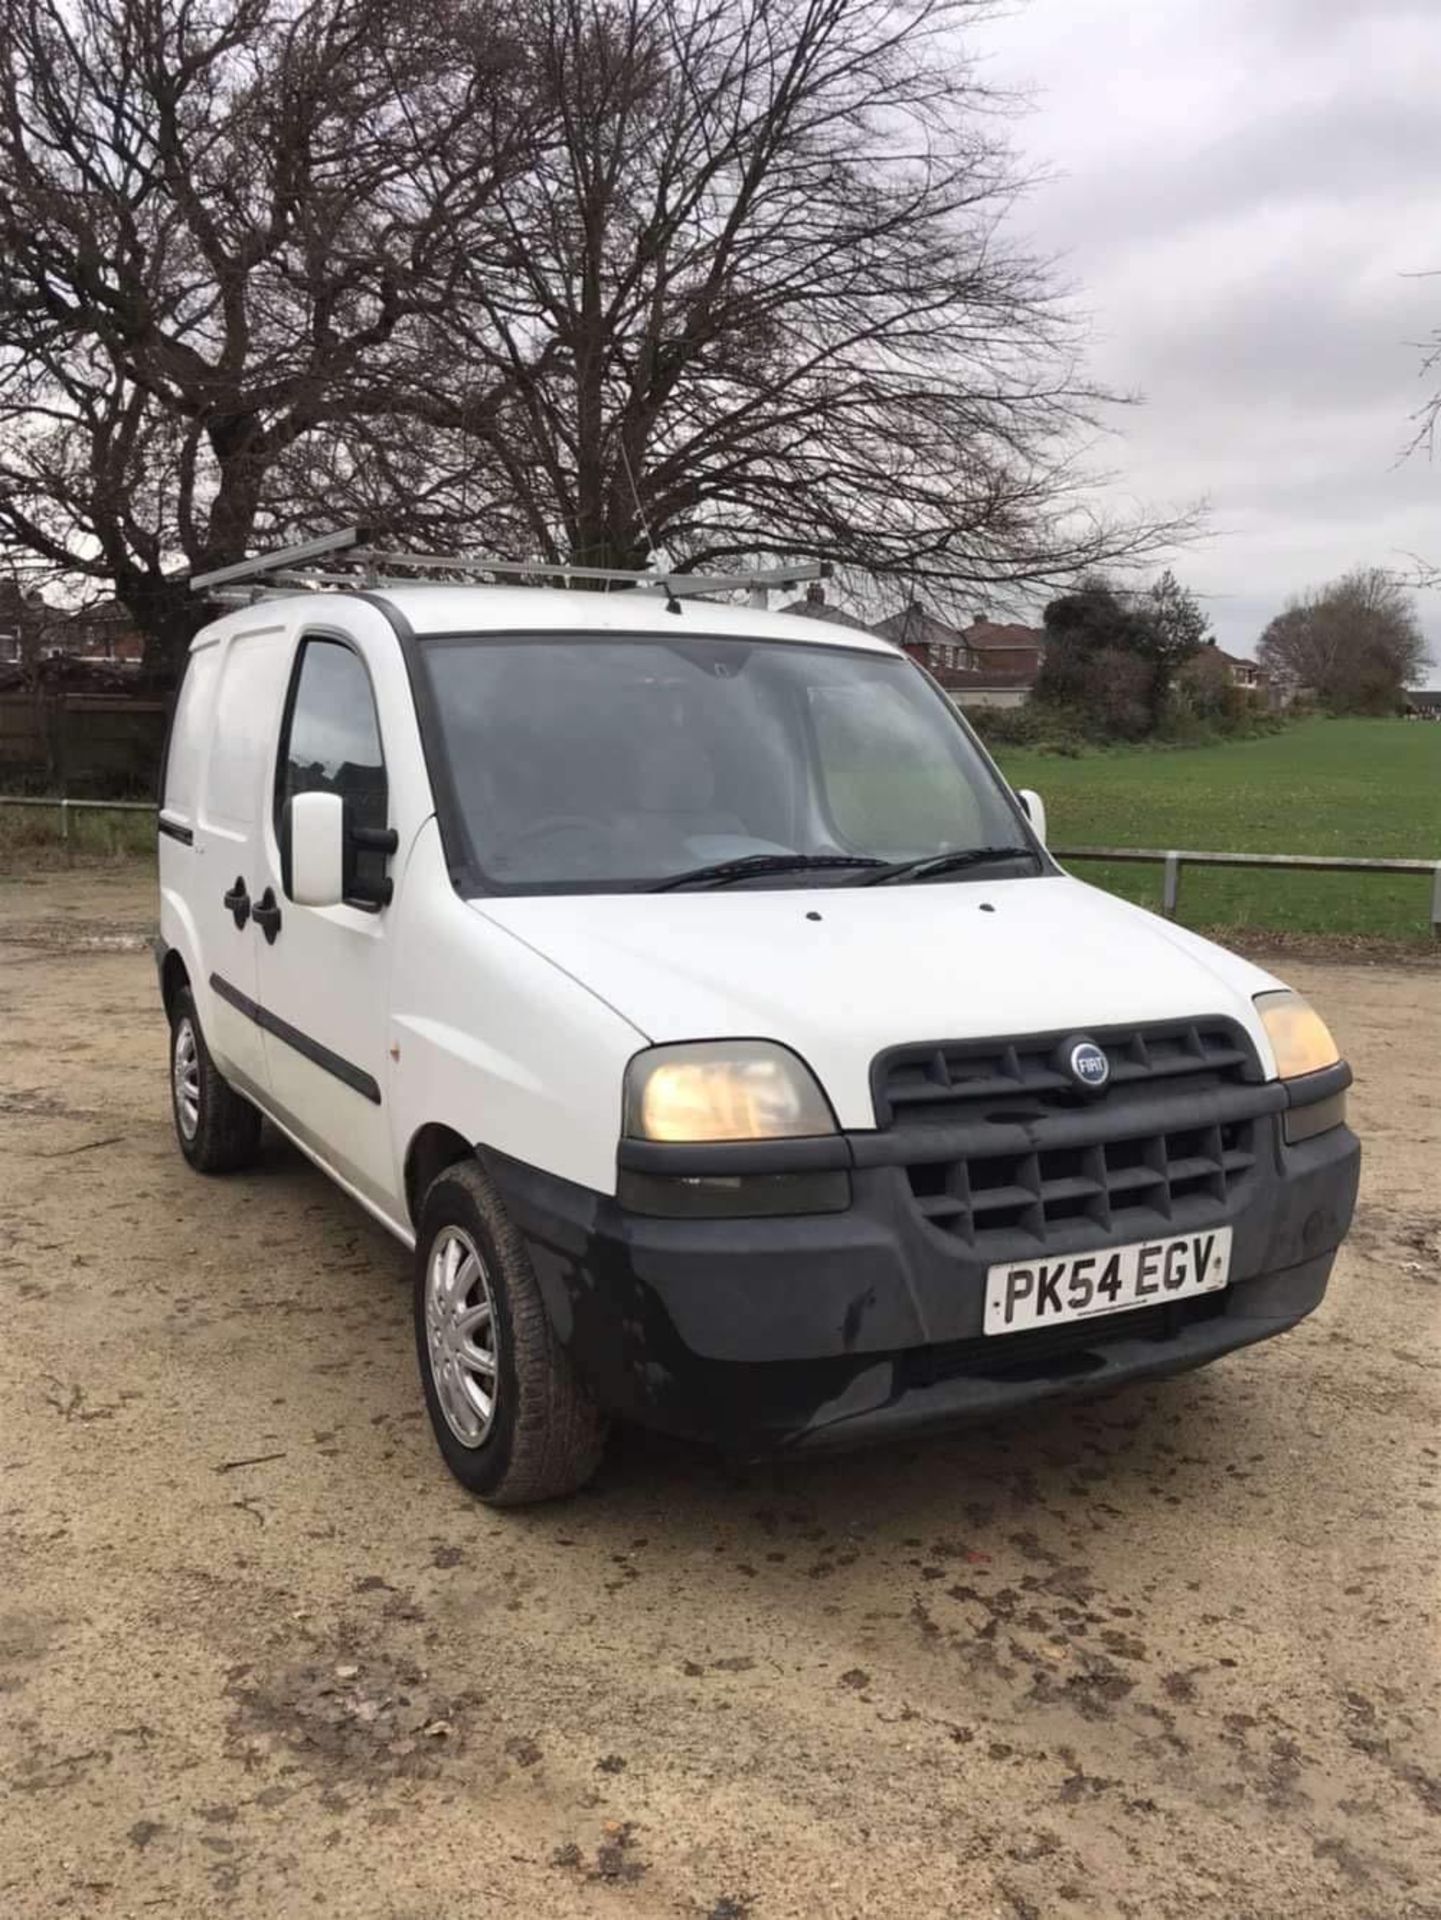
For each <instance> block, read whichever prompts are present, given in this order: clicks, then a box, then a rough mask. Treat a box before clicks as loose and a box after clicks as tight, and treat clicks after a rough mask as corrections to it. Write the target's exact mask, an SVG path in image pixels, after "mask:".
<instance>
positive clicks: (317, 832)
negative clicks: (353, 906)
mask: <svg viewBox="0 0 1441 1920" xmlns="http://www.w3.org/2000/svg"><path fill="white" fill-rule="evenodd" d="M289 815H290V897H291V899H292V900H294V901H296V902H297V903H298V904H299V905H300V906H302V907H335V906H339V904H340V902H341V901H342V900H343V899H344V898H345V802H344V801H343V800H342V799H341V797H340V795H339V794H338V793H297V794H296V796H295V798H294V799H293V800H292V801H291V802H290V808H289Z"/></svg>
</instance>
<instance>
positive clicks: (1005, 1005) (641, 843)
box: [158, 535, 1359, 1503]
mask: <svg viewBox="0 0 1441 1920" xmlns="http://www.w3.org/2000/svg"><path fill="white" fill-rule="evenodd" d="M356 540H357V536H355V535H348V536H337V537H334V538H332V539H331V540H330V541H328V542H323V543H316V548H312V549H303V550H299V554H300V559H301V560H303V559H304V558H305V556H306V555H307V554H309V553H311V552H312V551H315V550H316V549H320V550H323V549H325V548H329V549H331V550H335V551H342V552H343V551H344V548H345V546H346V545H347V544H348V545H349V546H350V547H351V549H352V550H353V554H352V557H355V556H356V555H358V554H359V553H360V549H359V548H357V546H356ZM364 563H365V564H366V565H367V566H368V567H369V569H370V574H371V577H372V578H373V577H374V575H375V572H376V569H377V567H378V565H379V560H378V558H377V557H374V556H366V557H365V562H364ZM398 564H399V562H398V561H397V562H394V563H393V564H392V571H393V570H394V565H398ZM447 564H450V563H447ZM299 566H300V561H299V560H297V559H296V557H295V555H294V554H292V555H291V556H290V557H289V559H288V560H287V556H278V557H277V558H276V559H274V560H271V561H269V562H250V563H246V564H245V565H244V566H242V567H240V568H233V569H227V570H226V572H225V575H223V576H215V577H212V579H211V581H210V582H208V583H205V584H207V585H208V586H209V587H210V588H211V589H212V590H213V589H214V588H215V587H216V585H217V583H218V584H219V585H221V586H225V585H226V584H227V583H228V582H230V581H231V580H232V579H233V578H234V577H235V576H239V577H240V586H241V589H242V590H243V591H245V592H247V593H248V592H249V591H250V588H251V586H252V585H253V584H254V583H255V582H256V581H259V582H260V583H261V584H262V586H263V585H265V583H266V582H267V581H269V582H272V583H273V582H274V580H275V579H276V578H277V576H278V577H279V579H280V580H282V581H284V580H286V579H287V578H288V579H297V578H305V577H307V576H305V575H304V574H303V572H301V571H298V569H299ZM319 577H320V578H321V579H322V580H325V579H327V578H329V580H330V584H331V586H332V589H333V590H331V591H325V592H315V591H295V592H288V593H285V594H283V595H282V596H281V597H269V598H260V599H258V600H255V601H254V602H253V603H252V604H248V605H244V606H241V607H239V608H237V609H236V610H235V611H233V612H231V613H229V614H227V615H226V616H225V617H224V618H222V619H220V620H218V621H216V622H215V623H214V624H213V625H211V626H208V627H206V628H205V629H204V631H203V632H201V633H200V634H199V636H198V637H197V639H196V640H195V642H194V645H193V647H192V650H191V654H190V660H189V665H188V669H187V672H186V674H185V678H184V682H183V684H182V687H181V690H180V695H179V699H178V703H177V707H176V712H175V717H174V722H173V726H172V731H171V739H170V743H169V749H168V754H167V759H166V765H165V769H164V775H163V789H162V810H161V814H160V891H161V912H160V933H161V938H160V941H159V943H158V958H159V965H160V980H161V988H162V992H163V995H164V1001H165V1007H166V1011H167V1013H168V1015H169V1020H170V1030H171V1083H172V1089H173V1100H174V1114H175V1126H176V1132H177V1135H178V1137H179V1143H180V1147H181V1151H182V1152H183V1153H184V1155H185V1157H186V1159H187V1160H188V1161H189V1162H190V1164H191V1165H192V1166H193V1167H195V1168H197V1169H199V1170H200V1171H202V1172H206V1173H216V1172H221V1171H228V1170H231V1169H235V1168H239V1167H243V1166H244V1165H246V1163H247V1162H248V1161H250V1160H251V1159H252V1158H253V1156H254V1155H255V1153H256V1150H257V1145H258V1141H259V1137H260V1131H261V1118H262V1116H264V1117H265V1118H266V1119H268V1120H269V1121H270V1122H271V1123H272V1124H273V1125H274V1126H275V1127H276V1128H278V1129H279V1131H280V1132H282V1133H283V1134H285V1135H286V1136H287V1137H288V1138H289V1139H290V1140H292V1141H293V1142H294V1143H295V1144H296V1145H297V1146H298V1147H300V1148H301V1150H302V1151H303V1152H305V1153H307V1154H308V1155H309V1156H310V1157H311V1158H312V1159H313V1160H314V1161H315V1162H316V1163H317V1165H319V1166H320V1167H321V1168H322V1169H323V1170H324V1171H325V1172H326V1173H328V1174H329V1175H330V1176H331V1178H332V1179H333V1180H335V1181H336V1182H337V1184H339V1185H340V1186H341V1187H343V1188H344V1189H345V1191H346V1192H347V1193H349V1194H350V1195H352V1196H353V1197H354V1198H355V1199H356V1200H357V1201H359V1202H360V1204H361V1205H362V1206H364V1207H366V1208H368V1209H369V1211H370V1212H371V1213H372V1214H374V1215H375V1216H376V1218H377V1219H379V1220H380V1221H381V1222H383V1224H384V1225H385V1226H386V1227H388V1228H389V1229H390V1231H391V1232H392V1233H393V1234H394V1235H395V1236H396V1238H397V1239H399V1240H401V1241H403V1242H404V1243H405V1245H406V1246H408V1247H413V1248H414V1249H415V1256H416V1257H415V1331H416V1347H417V1351H418V1354H419V1361H420V1373H421V1380H422V1384H423V1386H424V1391H425V1398H426V1403H427V1405H428V1407H429V1409H430V1415H431V1419H432V1421H433V1423H434V1427H435V1433H436V1436H437V1439H438V1441H439V1444H440V1448H441V1451H442V1453H443V1454H444V1456H445V1459H446V1461H447V1463H448V1464H449V1466H450V1467H451V1469H452V1471H453V1472H454V1473H455V1474H456V1475H457V1477H458V1478H459V1479H460V1480H461V1481H462V1482H463V1483H464V1484H465V1486H467V1487H468V1488H470V1489H471V1490H472V1491H474V1492H475V1493H477V1494H479V1495H481V1496H482V1497H484V1498H486V1499H488V1500H491V1501H496V1502H508V1503H518V1502H523V1501H529V1500H537V1499H543V1498H545V1497H547V1496H551V1495H556V1494H563V1493H566V1492H568V1491H570V1490H572V1489H574V1488H575V1487H577V1486H579V1485H580V1484H581V1483H582V1482H583V1481H584V1480H585V1479H586V1478H587V1476H588V1475H589V1474H590V1473H591V1472H592V1471H593V1470H594V1468H595V1466H596V1463H597V1461H598V1459H599V1456H600V1451H601V1446H602V1441H603V1436H604V1432H605V1427H606V1423H607V1421H608V1419H610V1418H612V1417H620V1418H624V1419H629V1420H636V1421H641V1422H644V1423H647V1424H649V1425H652V1426H655V1427H659V1428H663V1429H667V1430H669V1431H672V1432H676V1433H681V1434H687V1435H693V1436H703V1437H704V1438H706V1439H708V1440H710V1441H713V1442H716V1443H719V1444H720V1445H722V1446H723V1447H725V1448H728V1449H734V1450H739V1451H742V1452H744V1453H747V1454H755V1453H760V1452H765V1451H769V1450H776V1449H787V1448H794V1447H801V1446H807V1447H809V1446H817V1445H825V1444H832V1443H847V1442H851V1441H853V1440H859V1439H862V1438H867V1439H869V1438H875V1437H882V1436H887V1435H892V1434H909V1433H913V1432H917V1431H921V1430H924V1429H928V1428H931V1427H941V1426H945V1425H948V1424H951V1423H954V1422H956V1421H958V1420H968V1419H974V1418H976V1417H978V1416H992V1415H995V1414H999V1413H1002V1412H1005V1411H1006V1410H1008V1409H1010V1408H1014V1407H1020V1406H1025V1405H1029V1404H1032V1403H1035V1402H1039V1401H1043V1400H1050V1399H1054V1398H1056V1397H1057V1396H1060V1395H1064V1394H1070V1393H1075V1392H1078V1391H1085V1392H1087V1393H1092V1392H1095V1391H1097V1390H1101V1389H1107V1388H1110V1387H1113V1386H1116V1385H1118V1384H1119V1383H1121V1382H1124V1381H1130V1380H1136V1379H1149V1378H1155V1377H1157V1376H1160V1375H1164V1374H1169V1373H1174V1372H1176V1371H1178V1370H1180V1369H1183V1368H1187V1367H1194V1366H1198V1365H1201V1364H1202V1363H1204V1362H1206V1361H1208V1360H1211V1359H1214V1358H1215V1357H1216V1356H1217V1355H1218V1354H1222V1353H1225V1352H1227V1351H1229V1350H1230V1349H1231V1348H1234V1347H1241V1346H1244V1345H1246V1344H1248V1343H1249V1342H1252V1341H1257V1340H1261V1339H1264V1338H1265V1337H1266V1336H1267V1335H1270V1334H1273V1333H1279V1332H1281V1331H1282V1330H1283V1329H1285V1328H1287V1327H1290V1326H1292V1325H1294V1324H1295V1322H1296V1321H1298V1320H1299V1319H1301V1318H1302V1316H1303V1315H1305V1314H1307V1313H1309V1312H1310V1311H1311V1310H1312V1309H1313V1308H1314V1307H1315V1306H1316V1305H1317V1304H1318V1302H1319V1301H1320V1299H1321V1297H1322V1295H1323V1293H1324V1291H1325V1288H1326V1283H1327V1279H1328V1276H1329V1273H1330V1269H1331V1263H1332V1259H1333V1256H1334V1253H1335V1250H1336V1247H1337V1245H1338V1244H1339V1242H1340V1241H1341V1239H1342V1237H1343V1236H1344V1234H1345V1232H1346V1230H1347V1227H1348V1224H1349V1222H1350V1217H1351V1211H1352V1206H1353V1202H1354V1198H1355V1192H1356V1180H1357V1170H1358V1162H1359V1148H1358V1145H1357V1142H1356V1139H1355V1137H1354V1136H1353V1135H1352V1133H1351V1132H1350V1131H1349V1130H1348V1128H1347V1126H1346V1125H1345V1089H1346V1087H1347V1086H1348V1085H1349V1083H1350V1079H1351V1075H1350V1070H1349V1069H1348V1067H1347V1066H1346V1065H1345V1064H1344V1063H1343V1062H1342V1061H1341V1060H1340V1059H1339V1058H1338V1055H1337V1050H1336V1047H1335V1045H1334V1044H1333V1042H1332V1040H1331V1037H1330V1035H1329V1033H1328V1032H1327V1030H1326V1028H1325V1026H1324V1025H1323V1023H1322V1021H1321V1020H1320V1018H1319V1017H1318V1016H1317V1015H1316V1014H1315V1013H1314V1012H1313V1011H1312V1010H1311V1009H1310V1008H1309V1007H1308V1006H1307V1005H1306V1003H1305V1002H1304V1001H1303V1000H1301V999H1300V998H1299V997H1298V996H1297V995H1295V994H1293V993H1290V992H1288V991H1287V990H1286V989H1285V988H1284V987H1283V986H1282V984H1281V983H1280V982H1279V981H1277V980H1275V979H1273V978H1272V977H1271V976H1270V975H1269V974H1267V973H1264V972H1262V971H1261V970H1260V969H1259V968H1257V967H1255V966H1252V965H1251V964H1250V963H1249V962H1247V961H1245V960H1242V959H1239V958H1237V957H1236V956H1235V955H1233V954H1230V953H1227V952H1225V951H1224V950H1223V949H1221V948H1219V947H1216V946H1213V945H1211V944H1209V943H1208V942H1207V941H1204V940H1201V939H1198V938H1197V937H1196V936H1194V935H1192V934H1189V933H1186V932H1184V931H1182V930H1181V929H1180V928H1178V927H1175V926H1173V925H1170V924H1168V923H1166V922H1165V921H1163V920H1160V919H1157V918H1155V917H1154V916H1153V915H1151V914H1149V913H1146V912H1143V911H1142V910H1141V909H1139V908H1137V907H1133V906H1129V905H1127V904H1126V903H1124V902H1123V901H1120V900H1117V899H1114V898H1112V897H1111V896H1110V895H1108V894H1105V893H1101V892H1098V891H1096V890H1095V889H1094V888H1092V887H1088V886H1084V885H1082V884H1081V883H1080V882H1079V881H1077V880H1074V879H1072V878H1071V877H1070V876H1069V875H1068V874H1066V873H1065V872H1063V871H1062V869H1061V868H1060V867H1059V866H1058V865H1057V863H1056V861H1055V860H1054V859H1053V858H1052V857H1051V856H1050V855H1049V854H1048V853H1047V851H1046V849H1045V845H1044V826H1043V821H1042V818H1041V815H1040V809H1039V803H1038V802H1036V801H1035V799H1034V796H1029V797H1028V805H1023V804H1022V802H1021V800H1020V799H1018V797H1017V796H1016V795H1015V794H1013V793H1012V792H1011V791H1010V789H1009V788H1008V787H1007V786H1006V784H1005V782H1004V780H1003V779H1002V778H1001V776H1000V774H999V773H998V772H997V770H996V768H995V767H994V765H993V764H992V763H991V761H990V760H989V758H988V757H987V755H986V753H985V752H984V750H983V749H982V747H981V746H980V745H979V743H978V742H977V740H976V739H975V737H974V736H973V735H972V733H971V732H970V730H969V729H968V728H967V726H966V724H965V722H964V721H963V720H962V719H961V718H960V717H959V716H958V714H957V713H956V711H955V710H954V708H953V707H952V705H951V704H950V702H949V701H948V700H947V699H946V698H945V696H944V695H943V694H942V693H941V691H940V690H939V689H938V688H937V687H936V685H935V684H934V683H933V682H932V681H931V680H930V679H929V678H928V677H927V675H926V674H925V673H923V672H922V671H921V669H920V668H919V667H917V666H916V665H915V664H914V663H913V662H912V661H911V660H909V659H908V658H907V657H906V656H905V655H904V654H902V653H900V652H898V651H897V650H896V649H895V648H894V647H892V646H891V645H890V644H888V643H887V642H885V641H882V640H880V639H877V638H876V637H874V636H873V635H871V634H868V633H865V632H861V631H851V630H848V629H845V628H841V627H837V626H834V625H829V624H822V623H820V622H817V621H810V620H804V619H796V618H789V617H786V616H782V615H775V614H770V613H766V612H763V611H759V610H755V609H752V608H744V607H738V606H734V605H721V604H715V603H713V602H709V601H706V600H702V599H694V598H681V597H677V592H678V590H679V583H672V588H673V589H675V590H672V589H667V590H664V591H661V592H658V593H653V592H649V591H646V590H644V588H643V587H642V588H641V589H639V590H632V591H625V592H608V593H599V592H590V591H587V592H577V591H563V590H555V589H548V588H543V587H486V586H464V585H462V586H456V585H438V584H437V585H425V584H407V585H395V584H390V585H382V586H366V585H365V584H364V580H363V579H362V580H359V581H357V582H355V583H353V584H351V585H350V586H348V587H347V585H346V584H345V576H343V575H342V576H340V578H339V580H338V581H337V580H336V579H335V577H334V576H333V575H331V576H326V575H323V574H322V575H320V576H319ZM201 584H202V583H200V582H197V585H201ZM707 584H714V583H707ZM230 590H232V591H234V590H235V589H234V587H233V586H232V587H231V589H230ZM357 1311H364V1303H363V1302H359V1301H358V1302H357Z"/></svg>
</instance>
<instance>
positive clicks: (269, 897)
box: [250, 887, 280, 947]
mask: <svg viewBox="0 0 1441 1920" xmlns="http://www.w3.org/2000/svg"><path fill="white" fill-rule="evenodd" d="M250 914H251V918H252V919H253V920H254V922H255V924H256V926H257V927H259V929H260V931H261V932H262V933H263V934H264V935H265V944H266V945H267V946H268V947H273V946H274V945H275V936H276V934H278V933H279V931H280V906H279V903H278V902H277V900H276V898H275V889H274V887H267V888H266V889H265V891H264V893H262V894H261V896H260V898H259V899H258V900H257V901H256V903H255V905H254V906H253V907H252V908H251V909H250Z"/></svg>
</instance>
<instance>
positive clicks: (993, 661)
mask: <svg viewBox="0 0 1441 1920" xmlns="http://www.w3.org/2000/svg"><path fill="white" fill-rule="evenodd" d="M871 632H872V633H878V634H880V635H881V637H882V639H885V640H890V641H892V642H893V643H894V644H895V645H896V646H898V647H900V648H901V649H902V650H903V651H904V652H906V653H908V654H909V655H910V656H911V658H912V659H913V660H916V661H918V662H919V663H920V665H921V666H923V667H924V668H925V669H926V671H927V672H928V673H930V674H933V675H934V676H935V678H936V679H937V680H939V681H940V683H941V685H942V686H943V687H944V688H945V689H946V691H947V693H949V694H950V695H951V696H952V698H953V699H955V700H956V701H957V702H958V704H959V705H961V706H963V707H1021V706H1024V705H1025V703H1026V701H1027V700H1028V699H1029V698H1030V696H1031V692H1032V689H1033V688H1034V687H1035V684H1036V676H1037V674H1038V673H1039V672H1040V669H1041V654H1042V650H1043V648H1044V646H1045V635H1044V634H1043V633H1041V632H1040V631H1039V629H1037V628H1035V627H1026V626H1021V625H1019V624H1012V623H1003V622H998V621H995V620H988V619H987V618H986V617H985V615H984V614H977V615H976V616H975V617H974V619H972V621H971V622H970V624H969V626H965V627H953V626H950V625H949V624H948V623H947V622H946V621H944V620H941V619H939V618H937V616H936V615H935V614H933V613H928V612H927V611H926V609H925V608H924V607H923V606H921V604H920V603H919V601H916V600H912V601H911V602H910V604H909V605H908V606H905V607H903V608H902V609H901V611H900V612H899V613H893V614H892V615H891V616H890V618H889V619H887V620H882V621H880V622H878V624H877V625H876V626H874V627H872V628H871Z"/></svg>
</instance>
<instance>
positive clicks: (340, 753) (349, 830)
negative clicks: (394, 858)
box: [275, 639, 390, 900]
mask: <svg viewBox="0 0 1441 1920" xmlns="http://www.w3.org/2000/svg"><path fill="white" fill-rule="evenodd" d="M298 793H338V794H339V795H340V797H341V799H342V800H343V801H344V803H345V830H346V836H347V841H349V837H350V835H351V834H353V833H354V831H355V829H356V828H357V827H361V828H365V827H376V828H383V827H384V826H385V825H386V819H387V815H388V813H389V807H390V798H389V792H388V790H387V785H386V778H385V757H384V755H383V754H382V753H381V750H380V726H379V722H378V721H377V718H376V713H375V695H374V694H373V692H372V691H371V686H370V675H369V674H368V673H367V672H366V670H365V665H364V662H363V661H362V660H361V658H360V656H359V654H358V653H356V652H355V651H354V650H353V649H352V648H350V647H347V646H345V645H344V644H343V642H341V641H339V640H324V639H311V640H306V641H305V642H304V643H303V645H302V646H301V649H300V655H299V658H298V659H297V661H296V665H295V676H294V679H293V680H292V682H291V694H290V703H289V707H288V711H287V715H286V721H285V733H284V737H283V738H282V740H281V743H280V761H279V765H278V767H277V769H276V783H275V833H276V838H277V839H278V841H279V842H280V857H281V874H282V878H283V880H284V883H285V891H286V892H287V893H289V892H290V834H289V825H288V814H287V811H286V809H287V806H288V803H289V802H290V801H291V800H293V799H294V798H295V796H296V794H298ZM385 861H386V856H385V854H384V853H382V852H380V851H378V850H374V849H369V848H357V849H355V850H354V851H353V852H352V853H349V854H348V855H347V860H346V892H347V894H353V895H355V896H357V897H358V898H359V899H361V900H374V899H375V898H377V897H378V896H379V894H380V893H381V891H382V890H383V882H384V880H385Z"/></svg>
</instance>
